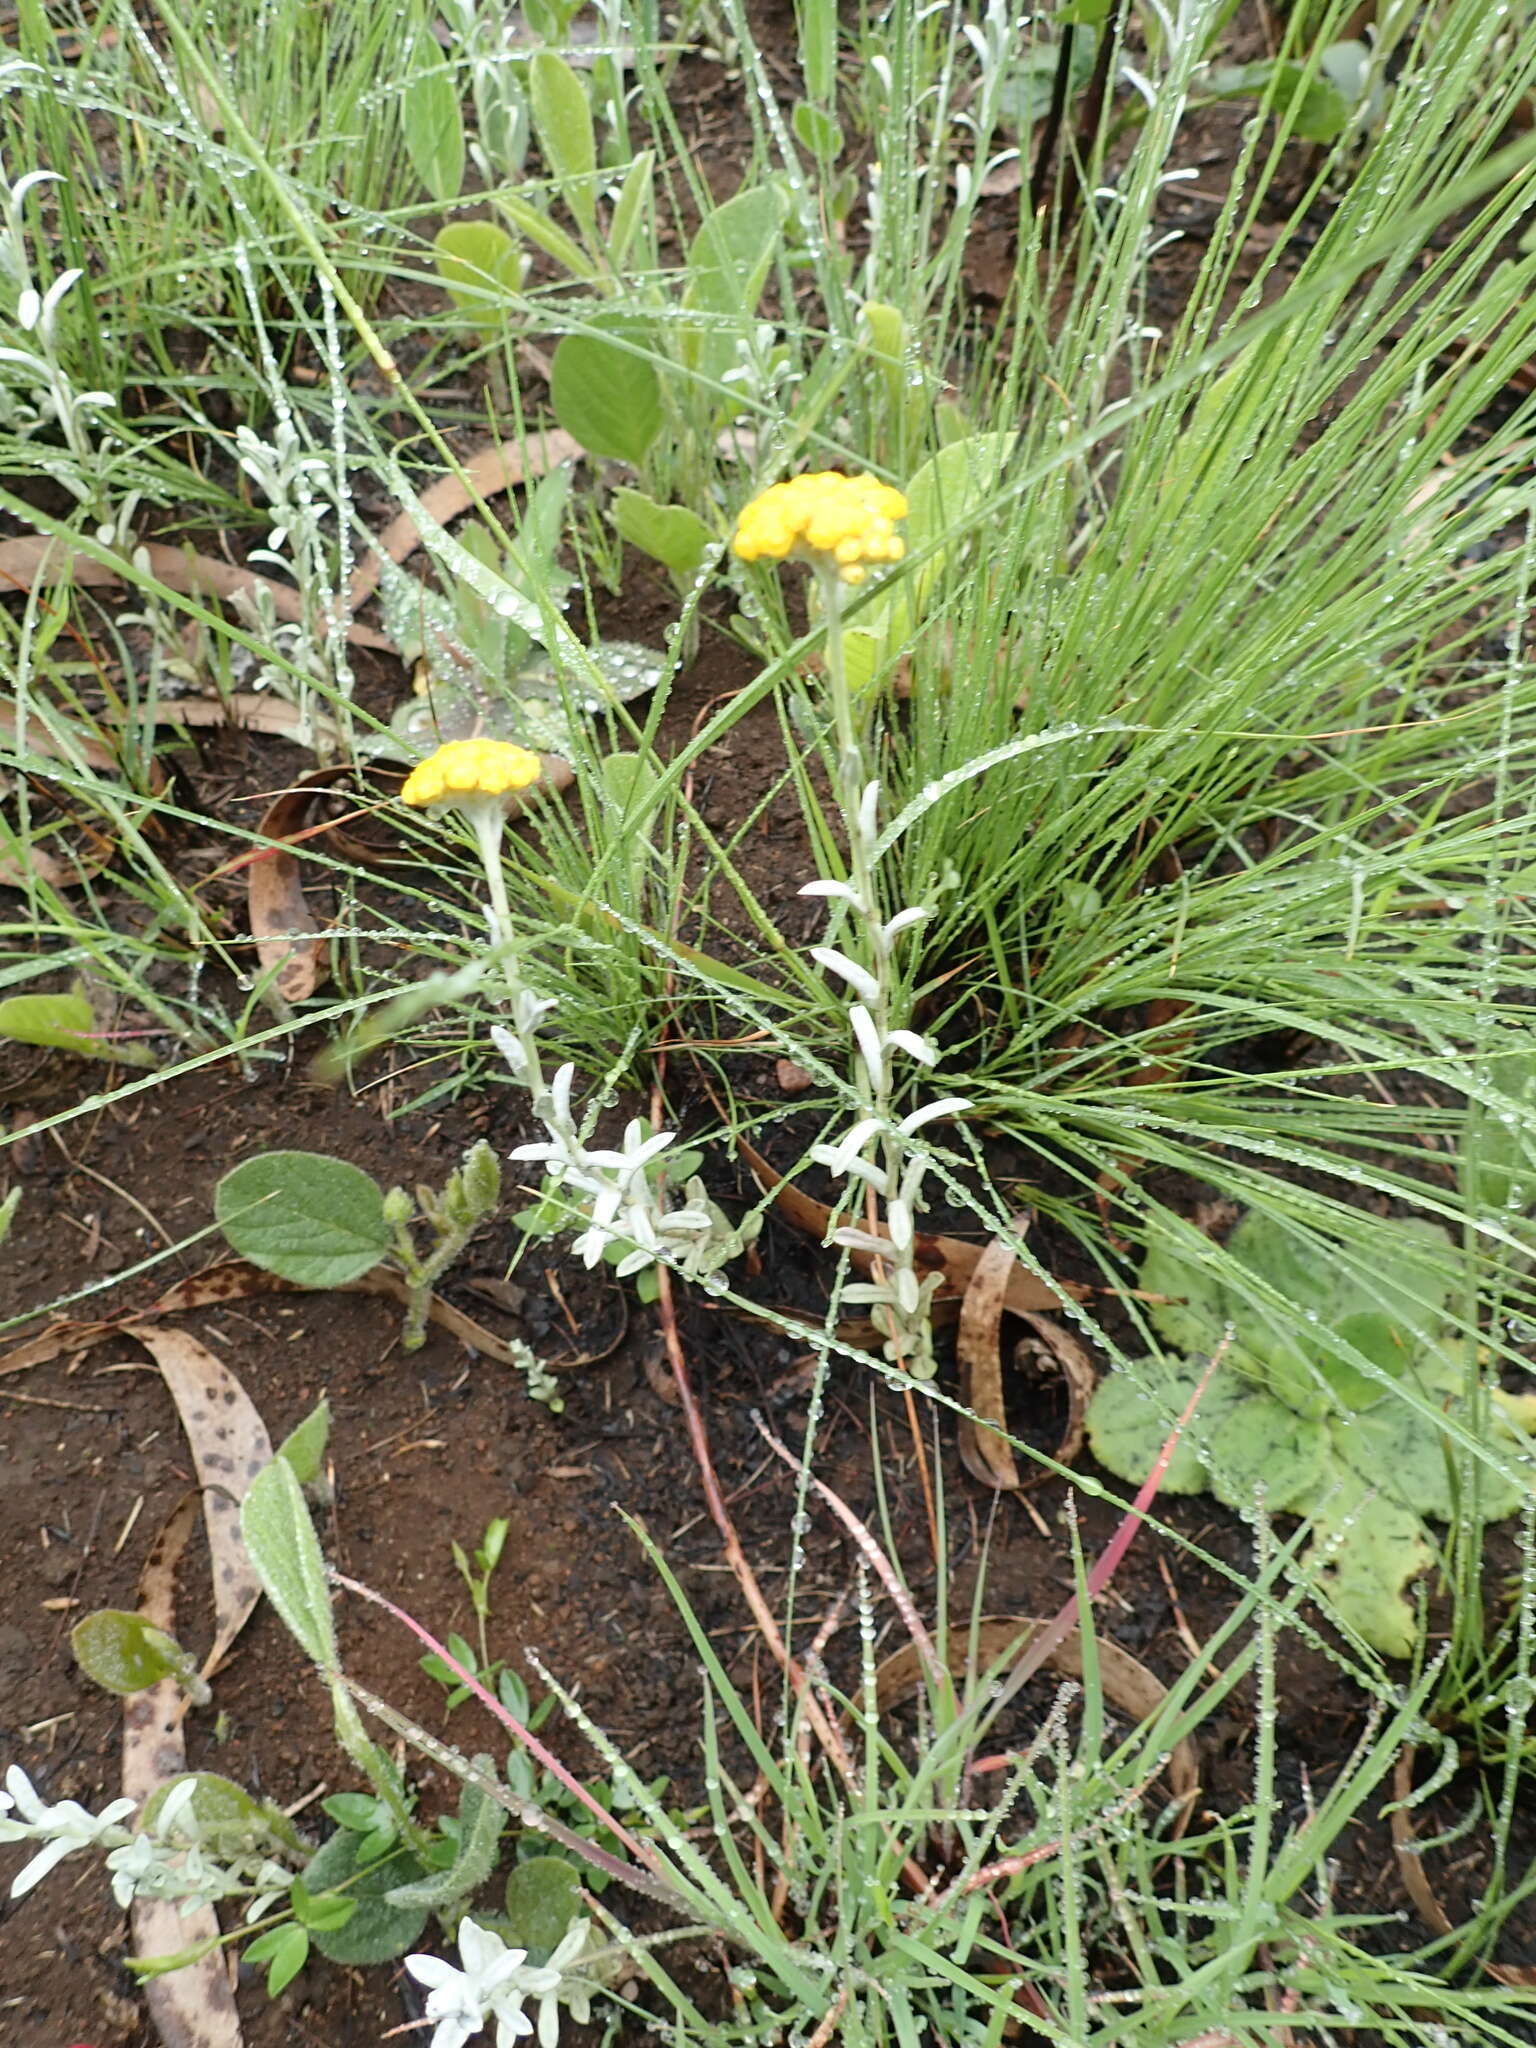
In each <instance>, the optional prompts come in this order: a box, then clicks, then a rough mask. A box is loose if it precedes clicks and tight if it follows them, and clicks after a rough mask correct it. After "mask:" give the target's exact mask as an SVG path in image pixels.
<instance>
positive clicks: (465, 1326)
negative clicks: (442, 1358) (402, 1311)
mask: <svg viewBox="0 0 1536 2048" xmlns="http://www.w3.org/2000/svg"><path fill="white" fill-rule="evenodd" d="M342 1291H343V1292H345V1293H348V1294H382V1295H385V1296H386V1297H387V1298H388V1299H389V1300H390V1301H398V1302H399V1303H400V1305H401V1307H402V1308H403V1307H404V1306H405V1304H406V1302H408V1301H409V1300H410V1298H411V1291H410V1289H409V1288H408V1287H407V1286H406V1284H405V1278H404V1275H403V1274H400V1273H392V1272H391V1271H390V1269H389V1268H388V1267H387V1266H375V1268H374V1269H373V1271H372V1272H371V1273H365V1274H364V1275H363V1277H362V1278H361V1280H349V1281H348V1282H347V1285H346V1287H345V1289H344V1290H342ZM427 1320H428V1322H431V1323H436V1324H437V1326H438V1328H439V1329H440V1330H446V1331H447V1332H448V1334H449V1336H450V1337H457V1338H458V1340H459V1342H460V1343H461V1344H467V1345H468V1346H469V1348H470V1350H471V1351H478V1352H479V1353H480V1354H481V1356H482V1357H484V1358H493V1359H494V1360H495V1361H496V1363H497V1364H498V1365H517V1363H518V1359H517V1353H516V1352H515V1351H513V1350H512V1349H511V1347H510V1346H509V1345H506V1344H503V1343H502V1341H501V1339H500V1338H499V1337H493V1336H492V1335H491V1333H490V1331H489V1330H488V1329H487V1328H486V1327H485V1325H484V1323H477V1322H476V1321H475V1319H474V1317H473V1316H467V1315H465V1313H464V1311H463V1309H461V1308H455V1307H454V1305H453V1303H452V1302H451V1301H444V1300H443V1298H442V1296H441V1295H440V1294H434V1295H433V1296H432V1298H431V1300H430V1301H429V1302H428V1303H427Z"/></svg>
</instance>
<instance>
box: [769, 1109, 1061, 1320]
mask: <svg viewBox="0 0 1536 2048" xmlns="http://www.w3.org/2000/svg"><path fill="white" fill-rule="evenodd" d="M736 1149H737V1151H738V1152H740V1154H741V1156H742V1158H743V1159H745V1160H746V1162H747V1164H748V1166H750V1167H751V1169H752V1171H753V1173H754V1174H755V1175H756V1176H757V1181H758V1185H759V1186H760V1187H761V1188H762V1189H763V1191H764V1193H771V1194H772V1196H773V1206H774V1207H775V1208H776V1209H777V1210H778V1212H779V1214H780V1215H781V1216H782V1217H783V1218H784V1220H785V1222H786V1223H789V1224H792V1225H793V1226H794V1228H795V1229H796V1230H799V1231H803V1232H804V1234H805V1235H806V1236H807V1237H816V1238H825V1237H826V1234H827V1227H828V1225H829V1224H830V1222H831V1220H832V1211H831V1210H830V1209H829V1208H828V1207H827V1205H826V1203H825V1202H817V1201H813V1200H812V1198H811V1197H810V1196H809V1195H807V1194H803V1193H802V1192H801V1191H800V1189H799V1188H797V1187H793V1186H791V1184H790V1183H789V1182H788V1181H786V1180H785V1178H784V1176H783V1175H782V1174H780V1173H775V1172H774V1170H773V1168H772V1167H771V1166H770V1165H769V1164H768V1162H767V1160H766V1159H764V1157H763V1156H762V1154H761V1153H760V1152H757V1151H754V1149H753V1148H752V1146H751V1145H749V1144H748V1143H747V1141H746V1139H745V1138H738V1139H737V1140H736ZM884 1234H885V1232H884V1228H883V1226H877V1228H876V1235H877V1236H883V1235H884ZM848 1256H849V1257H850V1258H851V1259H852V1261H853V1263H854V1265H855V1266H856V1267H857V1268H858V1270H859V1271H860V1272H861V1273H867V1272H868V1271H869V1269H870V1266H871V1264H872V1263H873V1255H872V1254H871V1253H869V1252H850V1253H849V1255H848ZM981 1256H982V1247H981V1246H980V1245H974V1244H967V1243H966V1242H965V1240H964V1239H963V1238H959V1237H932V1236H930V1235H928V1233H927V1232H925V1231H919V1232H918V1236H917V1248H916V1254H915V1258H916V1265H917V1270H918V1273H919V1275H920V1276H923V1275H926V1274H929V1273H941V1274H942V1275H943V1276H944V1277H943V1282H942V1284H941V1286H940V1288H939V1291H938V1293H937V1295H936V1296H935V1297H934V1306H935V1308H938V1307H939V1306H940V1305H941V1304H944V1305H947V1306H948V1307H949V1308H950V1309H953V1308H954V1306H955V1304H956V1303H957V1302H959V1301H960V1299H961V1298H962V1297H963V1295H964V1294H965V1291H966V1289H967V1288H968V1287H969V1286H970V1284H971V1277H972V1275H973V1274H974V1273H975V1271H976V1267H977V1263H978V1261H979V1260H980V1258H981ZM1090 1292H1091V1289H1089V1288H1087V1287H1084V1286H1082V1285H1080V1284H1079V1283H1078V1282H1077V1281H1075V1280H1040V1279H1037V1278H1036V1277H1035V1275H1034V1274H1033V1273H1029V1272H1026V1271H1025V1269H1024V1268H1023V1267H1022V1266H1021V1265H1019V1264H1018V1262H1017V1261H1016V1260H1015V1261H1014V1264H1013V1267H1012V1270H1011V1272H1010V1273H1009V1276H1008V1289H1007V1293H1006V1295H1005V1297H1004V1300H1003V1306H1004V1308H1006V1309H1007V1310H1008V1311H1009V1313H1010V1314H1012V1315H1016V1316H1027V1315H1035V1314H1037V1313H1039V1312H1040V1311H1041V1310H1042V1309H1054V1308H1060V1307H1061V1304H1062V1302H1063V1300H1067V1299H1070V1300H1073V1301H1081V1300H1083V1299H1084V1297H1085V1296H1086V1295H1088V1294H1089V1293H1090Z"/></svg>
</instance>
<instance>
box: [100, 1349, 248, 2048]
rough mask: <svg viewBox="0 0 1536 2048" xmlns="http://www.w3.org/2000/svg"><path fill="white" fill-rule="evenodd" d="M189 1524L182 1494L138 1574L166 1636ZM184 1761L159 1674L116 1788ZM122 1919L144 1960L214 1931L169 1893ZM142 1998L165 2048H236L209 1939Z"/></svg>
mask: <svg viewBox="0 0 1536 2048" xmlns="http://www.w3.org/2000/svg"><path fill="white" fill-rule="evenodd" d="M162 1369H163V1368H162ZM196 1523H197V1496H196V1494H188V1495H187V1497H186V1499H185V1500H183V1501H182V1502H181V1504H180V1505H179V1506H178V1507H177V1509H176V1510H175V1512H174V1513H173V1514H172V1516H171V1518H170V1520H169V1521H168V1522H167V1523H166V1525H165V1527H164V1528H163V1529H162V1530H161V1532H160V1535H159V1538H158V1539H157V1541H156V1543H155V1547H154V1549H153V1550H152V1551H151V1552H150V1555H149V1560H148V1562H147V1563H146V1564H145V1567H144V1571H143V1575H142V1577H141V1578H140V1580H139V1612H140V1613H141V1614H142V1615H143V1616H144V1618H145V1620H146V1621H148V1622H149V1623H150V1624H151V1625H152V1626H153V1627H155V1628H159V1629H164V1631H165V1633H166V1634H167V1635H170V1636H173V1635H174V1634H175V1633H176V1566H177V1562H178V1561H179V1559H180V1557H181V1553H182V1552H183V1550H185V1548H186V1546H187V1539H188V1537H189V1536H190V1535H191V1533H192V1530H193V1529H194V1527H195V1526H196ZM186 1768H187V1749H186V1743H185V1741H184V1740H183V1737H182V1731H181V1688H180V1687H179V1686H178V1685H177V1683H176V1681H175V1679H174V1678H162V1679H161V1681H160V1683H159V1684H158V1685H152V1686H151V1687H150V1688H149V1690H148V1691H147V1692H137V1693H131V1694H130V1695H129V1697H128V1698H127V1699H125V1700H124V1702H123V1795H124V1797H125V1798H128V1799H137V1800H138V1801H139V1802H140V1803H141V1804H142V1803H143V1801H144V1800H146V1799H148V1798H149V1797H150V1795H151V1794H152V1793H154V1792H157V1791H158V1790H159V1788H160V1787H161V1786H162V1785H164V1784H165V1783H167V1781H168V1780H170V1779H171V1778H177V1777H180V1775H181V1774H182V1772H183V1771H184V1770H185V1769H186ZM129 1926H130V1929H131V1931H132V1938H133V1953H134V1954H135V1955H136V1956H138V1957H140V1958H143V1959H148V1958H149V1957H151V1956H167V1955H175V1954H176V1953H177V1952H178V1951H179V1950H181V1949H184V1948H191V1947H193V1946H194V1945H195V1944H198V1943H201V1942H211V1943H217V1941H218V1938H219V1922H218V1916H217V1915H216V1914H215V1912H214V1910H213V1908H212V1906H197V1907H195V1908H194V1909H193V1910H192V1911H191V1912H190V1913H183V1912H182V1911H181V1910H180V1908H179V1906H178V1904H177V1902H176V1901H175V1900H173V1899H135V1900H134V1902H133V1906H132V1909H131V1911H130V1914H129ZM144 1999H145V2003H146V2004H147V2005H148V2007H149V2016H150V2018H151V2019H152V2020H153V2022H154V2025H155V2031H156V2033H158V2034H159V2036H160V2039H161V2041H162V2043H163V2044H164V2048H240V2043H241V2033H240V2020H239V2016H238V2014H237V2013H236V2011H235V1999H234V1993H233V1992H232V1991H231V1990H230V1985H229V1976H228V1972H227V1971H226V1969H225V1966H224V1953H223V1950H222V1949H220V1948H218V1947H216V1946H215V1947H213V1948H212V1949H211V1950H210V1952H209V1953H208V1954H207V1955H205V1956H202V1957H201V1958H199V1960H198V1961H197V1962H195V1963H189V1964H188V1965H187V1967H186V1968H185V1969H182V1970H173V1971H172V1972H171V1973H170V1974H169V1975H168V1976H165V1977H151V1978H150V1979H149V1980H148V1981H147V1982H146V1984H145V1986H144Z"/></svg>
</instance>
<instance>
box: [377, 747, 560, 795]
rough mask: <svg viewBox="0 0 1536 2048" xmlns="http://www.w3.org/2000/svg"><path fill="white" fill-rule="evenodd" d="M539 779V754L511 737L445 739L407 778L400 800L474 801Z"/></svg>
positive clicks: (521, 786) (504, 792)
mask: <svg viewBox="0 0 1536 2048" xmlns="http://www.w3.org/2000/svg"><path fill="white" fill-rule="evenodd" d="M538 779H539V757H538V755H537V754H532V753H530V752H529V751H528V749H527V748H526V747H519V746H514V745H513V743H512V742H511V741H510V740H445V741H444V743H443V744H442V746H440V747H439V748H438V749H437V751H436V752H435V753H432V754H428V756H427V758H426V759H425V761H418V762H417V763H416V766H415V767H414V768H413V769H412V770H411V772H410V774H409V775H408V776H407V777H406V778H405V786H404V787H403V788H402V790H401V791H400V801H401V802H402V803H406V804H412V805H414V806H416V807H417V808H418V809H425V807H426V806H427V805H429V804H451V803H463V802H466V801H469V802H473V801H474V800H475V799H476V798H477V797H501V796H505V795H507V793H508V792H509V791H510V790H515V789H527V788H528V787H529V786H530V785H531V784H532V783H535V782H537V781H538Z"/></svg>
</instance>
